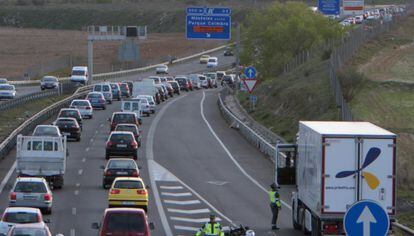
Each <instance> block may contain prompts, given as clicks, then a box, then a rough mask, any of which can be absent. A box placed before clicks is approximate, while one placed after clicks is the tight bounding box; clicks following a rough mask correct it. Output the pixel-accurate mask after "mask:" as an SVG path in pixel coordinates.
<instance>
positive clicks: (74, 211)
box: [72, 207, 76, 215]
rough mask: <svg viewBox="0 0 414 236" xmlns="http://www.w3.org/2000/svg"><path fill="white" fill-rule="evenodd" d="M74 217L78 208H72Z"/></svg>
mask: <svg viewBox="0 0 414 236" xmlns="http://www.w3.org/2000/svg"><path fill="white" fill-rule="evenodd" d="M72 215H76V207H73V208H72Z"/></svg>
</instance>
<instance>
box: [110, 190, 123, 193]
mask: <svg viewBox="0 0 414 236" xmlns="http://www.w3.org/2000/svg"><path fill="white" fill-rule="evenodd" d="M120 193H121V190H119V189H112V190H111V194H120Z"/></svg>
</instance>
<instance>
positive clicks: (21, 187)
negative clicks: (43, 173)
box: [14, 181, 47, 193]
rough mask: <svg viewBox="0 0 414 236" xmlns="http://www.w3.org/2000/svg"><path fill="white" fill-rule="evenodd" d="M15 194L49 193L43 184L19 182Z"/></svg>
mask: <svg viewBox="0 0 414 236" xmlns="http://www.w3.org/2000/svg"><path fill="white" fill-rule="evenodd" d="M14 192H17V193H47V189H46V186H45V185H44V183H43V182H29V181H20V182H17V184H16V187H15V188H14Z"/></svg>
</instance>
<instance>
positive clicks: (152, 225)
mask: <svg viewBox="0 0 414 236" xmlns="http://www.w3.org/2000/svg"><path fill="white" fill-rule="evenodd" d="M149 228H150V230H154V229H155V225H154V223H152V222H150V223H149Z"/></svg>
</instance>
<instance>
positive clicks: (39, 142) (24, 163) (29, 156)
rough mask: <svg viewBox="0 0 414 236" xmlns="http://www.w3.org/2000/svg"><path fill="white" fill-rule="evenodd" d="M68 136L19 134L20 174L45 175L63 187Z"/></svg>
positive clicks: (18, 169) (55, 185)
mask: <svg viewBox="0 0 414 236" xmlns="http://www.w3.org/2000/svg"><path fill="white" fill-rule="evenodd" d="M66 155H67V152H66V136H62V137H51V136H23V135H18V136H17V145H16V162H17V166H16V171H17V174H18V175H19V176H30V177H43V178H45V179H46V180H47V181H48V182H49V184H50V186H53V188H58V189H60V188H62V186H63V182H64V181H63V175H64V174H65V170H66Z"/></svg>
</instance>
